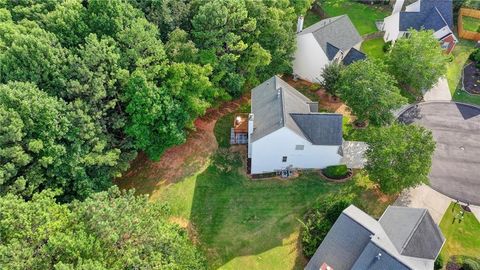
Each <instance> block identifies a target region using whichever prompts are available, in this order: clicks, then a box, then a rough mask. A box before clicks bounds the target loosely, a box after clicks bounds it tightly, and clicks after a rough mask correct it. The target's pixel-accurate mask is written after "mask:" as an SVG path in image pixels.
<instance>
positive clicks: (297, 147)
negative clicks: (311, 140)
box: [295, 144, 305, 150]
mask: <svg viewBox="0 0 480 270" xmlns="http://www.w3.org/2000/svg"><path fill="white" fill-rule="evenodd" d="M304 148H305V145H302V144H297V145H295V150H303V149H304Z"/></svg>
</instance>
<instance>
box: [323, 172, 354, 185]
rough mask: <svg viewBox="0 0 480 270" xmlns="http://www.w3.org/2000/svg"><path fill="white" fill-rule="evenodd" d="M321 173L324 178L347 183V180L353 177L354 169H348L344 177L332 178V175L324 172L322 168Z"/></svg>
mask: <svg viewBox="0 0 480 270" xmlns="http://www.w3.org/2000/svg"><path fill="white" fill-rule="evenodd" d="M320 175H321V176H322V178H324V179H325V180H327V181H330V182H335V183H345V182H347V181H348V180H350V179H352V177H353V170H352V169H348V173H347V175H345V176H344V177H342V178H330V177H328V176H326V175H325V174H324V173H323V171H322V170H320Z"/></svg>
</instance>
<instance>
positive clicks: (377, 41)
mask: <svg viewBox="0 0 480 270" xmlns="http://www.w3.org/2000/svg"><path fill="white" fill-rule="evenodd" d="M384 44H385V42H384V41H383V38H374V39H370V40H366V41H364V42H363V43H362V48H361V51H362V52H364V53H365V54H366V55H367V56H368V57H370V58H376V59H383V58H384V57H385V52H384V51H383V45H384Z"/></svg>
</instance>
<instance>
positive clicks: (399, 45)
mask: <svg viewBox="0 0 480 270" xmlns="http://www.w3.org/2000/svg"><path fill="white" fill-rule="evenodd" d="M387 63H388V65H389V67H390V68H389V71H390V73H391V74H393V75H394V76H395V78H396V79H397V81H398V82H399V83H400V85H402V86H404V87H407V88H408V89H410V91H411V92H413V94H415V95H416V96H417V97H421V96H422V90H427V89H430V88H431V87H432V86H433V85H434V84H435V83H436V82H437V81H438V78H440V77H441V76H442V75H444V74H445V72H446V65H445V64H446V57H445V55H444V54H443V50H442V48H441V47H440V43H439V41H438V40H437V38H435V37H434V36H433V32H432V31H431V30H429V31H426V30H422V31H416V30H413V29H411V30H410V31H409V36H408V37H404V38H401V39H399V40H397V41H396V42H395V45H394V46H393V47H392V50H391V52H390V54H388V57H387Z"/></svg>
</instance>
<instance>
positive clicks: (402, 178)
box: [365, 124, 435, 194]
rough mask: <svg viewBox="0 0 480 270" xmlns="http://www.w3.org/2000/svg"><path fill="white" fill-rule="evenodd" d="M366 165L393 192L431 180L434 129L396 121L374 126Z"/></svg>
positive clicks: (372, 178)
mask: <svg viewBox="0 0 480 270" xmlns="http://www.w3.org/2000/svg"><path fill="white" fill-rule="evenodd" d="M369 136H370V138H369V139H368V142H369V147H368V150H367V153H366V156H367V160H368V162H367V166H366V167H365V168H366V170H367V172H368V174H369V176H370V179H371V180H372V181H374V182H376V183H378V184H379V186H380V189H381V190H382V191H383V192H385V193H388V194H394V193H398V192H400V191H402V190H403V189H405V188H409V187H415V186H417V185H420V184H422V183H423V184H427V183H428V173H429V172H430V167H431V165H432V156H433V152H434V151H435V141H434V140H433V136H432V132H431V131H429V130H427V129H425V128H423V127H420V126H416V125H403V124H393V125H391V126H388V127H383V128H376V129H373V130H371V133H370V135H369Z"/></svg>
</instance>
